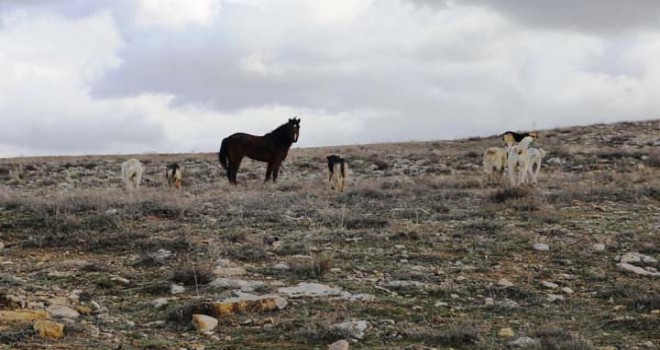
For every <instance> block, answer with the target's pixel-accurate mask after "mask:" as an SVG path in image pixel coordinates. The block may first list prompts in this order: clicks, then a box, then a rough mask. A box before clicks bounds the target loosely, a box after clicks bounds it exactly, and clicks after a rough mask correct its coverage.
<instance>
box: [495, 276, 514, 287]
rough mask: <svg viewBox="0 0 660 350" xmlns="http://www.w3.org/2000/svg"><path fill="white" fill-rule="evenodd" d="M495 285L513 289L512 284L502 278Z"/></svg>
mask: <svg viewBox="0 0 660 350" xmlns="http://www.w3.org/2000/svg"><path fill="white" fill-rule="evenodd" d="M497 285H499V286H502V287H513V283H512V282H511V281H509V280H507V279H506V278H502V279H501V280H499V281H497Z"/></svg>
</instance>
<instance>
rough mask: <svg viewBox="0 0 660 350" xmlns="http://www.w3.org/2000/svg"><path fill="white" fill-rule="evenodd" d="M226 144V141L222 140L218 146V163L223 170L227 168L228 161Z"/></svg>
mask: <svg viewBox="0 0 660 350" xmlns="http://www.w3.org/2000/svg"><path fill="white" fill-rule="evenodd" d="M227 143H228V142H227V139H224V140H222V145H220V152H218V160H219V161H220V165H222V168H223V169H225V170H227V169H228V168H229V160H228V159H227V152H228V150H227V148H229V146H228V145H227Z"/></svg>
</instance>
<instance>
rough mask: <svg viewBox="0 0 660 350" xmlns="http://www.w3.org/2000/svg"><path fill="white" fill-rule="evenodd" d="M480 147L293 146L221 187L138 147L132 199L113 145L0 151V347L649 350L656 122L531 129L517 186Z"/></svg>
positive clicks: (220, 180) (658, 147)
mask: <svg viewBox="0 0 660 350" xmlns="http://www.w3.org/2000/svg"><path fill="white" fill-rule="evenodd" d="M301 137H304V130H303V131H302V136H301ZM497 145H500V141H499V140H498V139H497V138H496V137H489V138H470V139H466V140H455V141H438V142H424V143H400V144H381V145H364V146H345V147H330V148H313V149H294V150H292V151H291V153H290V155H289V158H288V160H287V162H286V163H285V166H284V171H283V174H281V178H280V182H279V183H278V184H276V185H273V184H263V183H262V182H261V178H262V177H263V174H264V173H265V167H264V165H263V164H261V163H256V162H251V161H245V162H244V166H243V169H242V170H241V171H240V172H239V181H240V182H241V183H240V184H239V186H237V187H230V186H229V185H228V183H227V181H226V179H225V178H224V177H223V176H224V175H223V174H224V171H222V170H220V169H219V168H218V167H217V160H216V157H215V155H214V154H172V155H151V154H149V155H139V156H137V157H138V158H139V159H141V160H142V161H143V163H145V167H146V170H147V174H146V176H145V179H144V180H145V181H144V186H143V187H142V188H141V189H140V191H139V192H138V193H135V194H133V195H129V194H127V193H126V192H125V191H123V190H122V188H121V186H120V181H119V167H120V163H121V162H122V161H123V160H125V159H126V158H128V157H126V156H122V157H119V156H83V157H60V158H22V159H4V160H1V161H0V181H1V182H2V186H1V187H0V349H39V348H50V349H86V348H92V347H93V348H98V349H106V348H107V349H327V348H328V345H330V344H333V343H334V345H332V348H333V349H346V348H348V347H350V348H356V349H358V348H365V349H366V348H371V349H374V348H378V349H433V348H435V349H449V348H454V349H507V348H522V349H658V348H660V272H659V268H660V264H659V263H658V260H657V259H658V258H660V235H659V234H660V209H659V205H660V120H654V121H646V122H637V123H619V124H611V125H592V126H587V127H576V128H566V129H555V130H546V131H542V132H541V138H540V139H539V140H538V141H537V146H540V147H542V148H544V149H545V150H546V151H547V152H548V156H547V158H546V159H545V163H544V166H543V169H542V171H541V175H540V177H539V183H538V184H537V185H536V186H533V187H532V186H529V187H521V188H511V187H510V186H508V185H507V184H508V182H507V181H506V180H503V179H497V178H487V177H486V176H485V175H484V174H483V173H482V171H481V165H480V163H481V154H482V152H483V151H484V150H485V149H486V148H487V147H489V146H497ZM330 153H338V154H342V155H343V156H344V157H346V158H347V159H348V160H349V161H350V168H351V177H350V179H349V183H348V188H347V191H346V192H345V193H343V194H339V193H335V192H331V191H330V190H329V184H328V181H327V179H326V178H325V173H324V169H325V162H324V159H325V156H326V155H328V154H330ZM170 161H178V162H180V163H181V164H183V165H184V167H185V171H184V186H183V189H182V190H181V191H178V192H177V191H175V190H171V189H168V188H167V187H166V185H165V182H164V179H163V175H164V171H165V165H166V164H167V163H168V162H170Z"/></svg>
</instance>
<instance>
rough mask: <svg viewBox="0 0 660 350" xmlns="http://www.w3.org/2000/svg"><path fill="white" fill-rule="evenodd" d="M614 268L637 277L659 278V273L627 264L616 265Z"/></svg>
mask: <svg viewBox="0 0 660 350" xmlns="http://www.w3.org/2000/svg"><path fill="white" fill-rule="evenodd" d="M616 266H618V267H620V268H621V269H623V270H626V271H629V272H632V273H635V274H638V275H643V276H656V277H657V276H660V272H651V271H647V270H644V269H643V268H641V267H639V266H635V265H631V264H628V263H618V264H616Z"/></svg>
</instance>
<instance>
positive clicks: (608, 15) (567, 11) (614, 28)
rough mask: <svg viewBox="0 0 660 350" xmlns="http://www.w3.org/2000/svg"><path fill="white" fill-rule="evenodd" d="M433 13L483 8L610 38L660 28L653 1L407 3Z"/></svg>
mask: <svg viewBox="0 0 660 350" xmlns="http://www.w3.org/2000/svg"><path fill="white" fill-rule="evenodd" d="M407 1H410V2H412V3H413V4H416V5H419V6H423V7H429V8H433V9H443V8H446V7H447V6H452V5H458V6H483V7H488V8H491V9H493V10H495V11H497V12H499V13H501V14H503V15H505V16H509V17H511V18H514V19H515V20H517V21H520V22H521V23H523V24H524V25H526V26H529V27H545V28H551V29H565V30H576V31H586V32H591V33H601V34H611V33H617V32H622V31H628V30H636V29H643V28H655V29H657V28H659V27H660V1H656V0H637V1H621V0H579V1H575V0H552V1H547V0H523V1H520V0H454V1H442V0H407Z"/></svg>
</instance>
